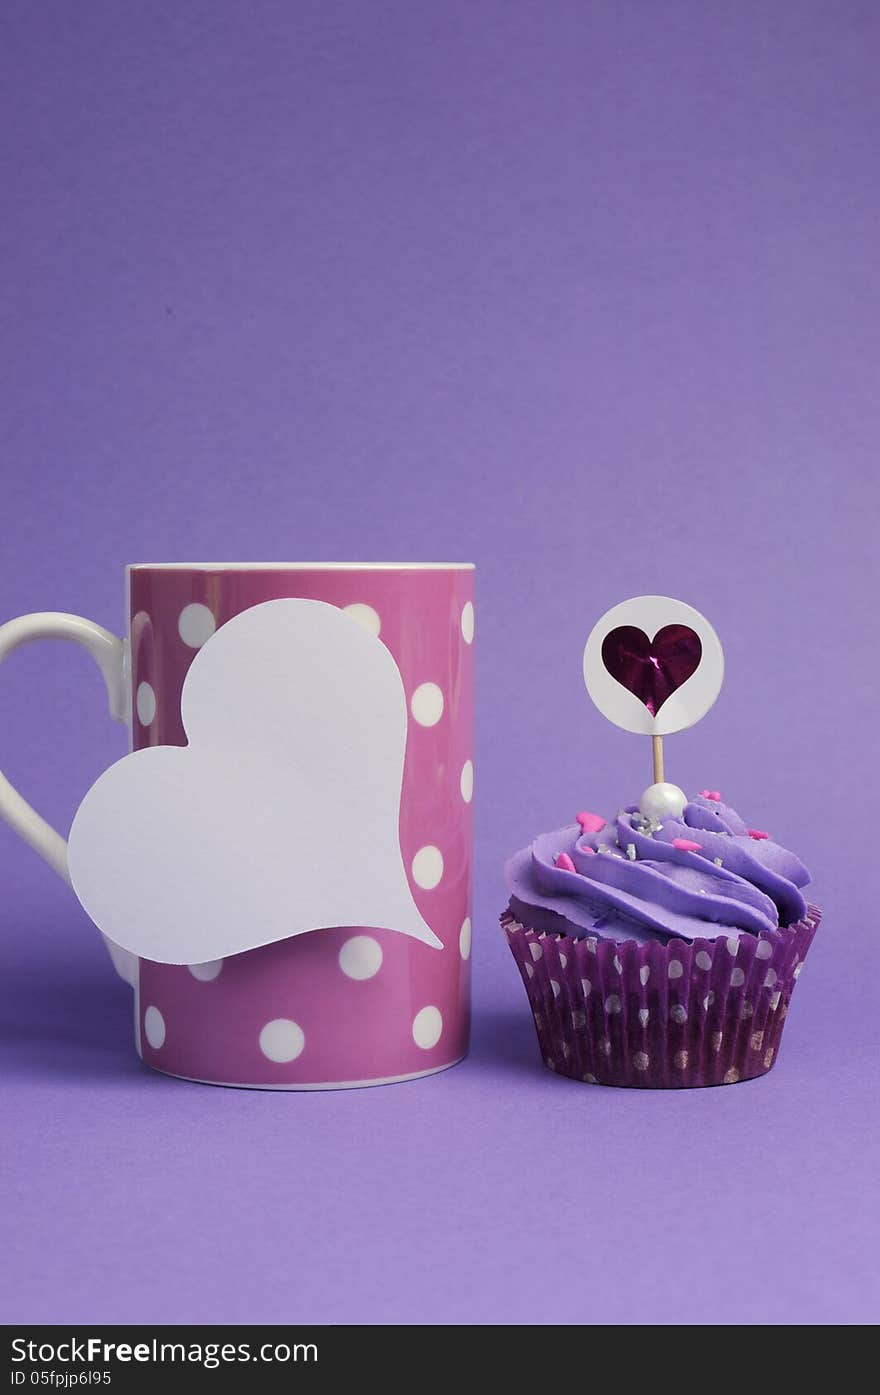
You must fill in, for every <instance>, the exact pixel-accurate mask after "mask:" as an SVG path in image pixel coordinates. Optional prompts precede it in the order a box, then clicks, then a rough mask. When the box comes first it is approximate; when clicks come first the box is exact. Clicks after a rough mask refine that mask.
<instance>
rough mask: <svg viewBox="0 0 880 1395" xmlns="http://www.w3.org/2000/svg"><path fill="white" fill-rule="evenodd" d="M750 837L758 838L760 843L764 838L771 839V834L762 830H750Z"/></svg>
mask: <svg viewBox="0 0 880 1395" xmlns="http://www.w3.org/2000/svg"><path fill="white" fill-rule="evenodd" d="M748 835H749V837H750V838H757V840H758V842H760V841H761V839H762V838H769V837H770V834H769V833H764V831H763V830H762V829H760V828H750V829H749V830H748Z"/></svg>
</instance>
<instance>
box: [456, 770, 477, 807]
mask: <svg viewBox="0 0 880 1395" xmlns="http://www.w3.org/2000/svg"><path fill="white" fill-rule="evenodd" d="M459 784H460V785H461V797H462V799H463V800H464V802H465V804H470V802H471V800H472V799H473V797H474V763H473V761H472V760H466V761H465V763H464V765H463V766H462V767H461V780H460V781H459Z"/></svg>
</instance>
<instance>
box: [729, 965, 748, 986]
mask: <svg viewBox="0 0 880 1395" xmlns="http://www.w3.org/2000/svg"><path fill="white" fill-rule="evenodd" d="M745 981H746V976H745V973H744V972H743V970H742V969H734V971H733V973H732V974H731V975H730V986H731V988H742V986H743V984H744V983H745Z"/></svg>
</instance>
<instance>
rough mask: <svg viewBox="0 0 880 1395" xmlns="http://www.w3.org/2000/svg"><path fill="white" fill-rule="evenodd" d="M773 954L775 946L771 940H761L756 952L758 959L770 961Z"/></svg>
mask: <svg viewBox="0 0 880 1395" xmlns="http://www.w3.org/2000/svg"><path fill="white" fill-rule="evenodd" d="M772 953H773V946H772V945H771V943H770V941H769V940H759V941H758V948H757V949H756V950H755V958H756V959H769V958H770V956H771V954H772Z"/></svg>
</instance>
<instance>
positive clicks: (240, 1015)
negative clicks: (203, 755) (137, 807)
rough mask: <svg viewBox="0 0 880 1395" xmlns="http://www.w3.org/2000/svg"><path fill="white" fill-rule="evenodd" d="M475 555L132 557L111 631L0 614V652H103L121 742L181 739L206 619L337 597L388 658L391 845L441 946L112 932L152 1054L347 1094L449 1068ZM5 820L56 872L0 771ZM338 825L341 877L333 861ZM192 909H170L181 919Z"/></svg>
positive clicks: (376, 932)
mask: <svg viewBox="0 0 880 1395" xmlns="http://www.w3.org/2000/svg"><path fill="white" fill-rule="evenodd" d="M473 581H474V569H473V567H472V566H470V565H469V564H467V565H466V564H455V563H449V564H447V563H412V564H407V563H376V564H369V563H350V564H349V563H289V564H277V563H253V564H235V563H216V564H215V563H180V564H176V563H168V564H160V565H138V566H132V567H129V568H128V570H127V595H128V604H127V611H128V632H127V637H126V638H125V639H124V640H120V639H118V638H117V637H116V636H115V635H113V634H111V633H110V632H109V631H107V630H104V629H102V628H101V627H100V626H98V625H95V624H93V623H92V622H91V621H89V620H84V619H82V618H81V617H79V616H74V615H66V614H63V613H56V612H46V613H41V614H36V615H26V616H22V617H21V618H20V619H18V620H12V621H10V622H9V623H8V624H6V625H4V626H2V627H0V661H2V659H3V658H4V657H5V656H6V655H7V654H8V653H10V652H11V651H12V650H13V649H16V648H18V647H19V646H20V645H22V644H25V643H29V642H31V641H33V640H36V639H42V638H56V639H66V640H72V641H74V642H75V643H77V644H79V645H81V646H82V647H83V648H85V649H86V650H87V651H88V652H89V653H90V654H91V655H92V657H93V659H94V660H95V662H96V663H97V664H98V666H99V668H100V670H101V672H102V674H103V677H104V681H105V684H106V687H107V691H108V695H109V699H110V711H111V715H112V716H113V717H114V718H115V719H116V720H118V721H121V722H125V723H128V724H129V726H130V731H131V745H132V749H133V750H140V749H142V748H144V747H149V746H156V745H166V746H167V745H170V746H185V745H186V744H187V738H186V733H185V731H184V728H183V723H182V720H181V713H180V698H181V690H182V688H183V682H184V679H185V677H186V674H187V671H188V669H189V666H190V664H191V663H192V661H193V659H194V657H195V655H196V654H197V653H198V651H199V649H200V648H201V646H202V645H204V644H205V643H206V642H207V640H208V639H209V638H210V637H211V635H212V634H213V633H214V631H215V630H216V629H217V628H219V627H220V626H221V625H223V624H225V623H226V621H228V620H230V619H231V618H232V617H233V616H236V615H238V614H240V613H241V612H242V611H245V610H248V609H250V608H251V607H252V606H256V605H260V604H262V603H263V602H265V601H270V600H279V599H283V598H295V599H302V600H316V601H323V602H325V603H329V604H331V605H334V606H338V607H341V608H344V609H345V610H346V611H347V612H348V613H349V614H350V615H351V616H352V618H354V619H356V620H357V621H358V622H359V623H361V624H363V625H364V626H365V627H366V628H367V629H368V630H369V631H370V632H371V633H372V634H374V635H376V636H378V637H379V638H380V639H381V640H382V642H383V643H384V644H385V645H386V646H387V648H388V649H389V651H390V652H391V654H392V656H393V657H394V659H395V661H396V663H397V666H398V669H399V671H400V675H401V678H402V680H403V685H404V691H405V694H406V700H407V707H408V734H407V743H406V757H405V762H404V771H403V786H402V791H401V803H400V828H399V831H400V849H401V854H402V856H403V862H404V867H405V869H406V873H407V877H408V880H409V884H410V889H411V891H412V895H413V898H414V900H415V903H416V905H417V907H418V910H419V911H420V913H421V915H422V917H423V918H424V920H425V921H426V923H427V925H428V926H429V927H430V929H431V930H432V931H433V932H434V934H435V935H436V936H437V938H438V939H439V940H440V941H441V943H442V946H443V947H442V949H440V950H438V949H436V948H434V947H433V946H431V945H428V944H426V943H423V942H421V941H420V940H418V939H415V938H413V937H412V936H411V935H407V934H400V933H398V932H397V931H395V930H393V929H377V928H375V927H371V926H362V925H347V926H339V927H336V928H332V929H321V930H313V931H311V932H310V933H308V934H303V935H299V936H297V937H295V938H290V939H285V940H281V941H279V942H276V943H274V944H268V945H263V946H262V947H261V948H258V949H251V950H248V951H246V952H244V953H240V954H234V955H230V956H229V957H228V958H226V959H220V960H215V961H212V962H210V963H202V964H183V965H181V964H169V963H156V962H153V961H151V960H149V959H143V958H136V957H135V956H134V955H132V954H130V953H128V952H127V951H125V950H123V949H121V948H120V947H119V946H118V945H115V944H114V943H113V942H112V941H110V940H107V941H106V943H107V947H108V949H109V951H110V954H111V956H112V958H113V962H114V964H115V966H116V969H117V971H118V972H119V974H120V975H121V976H122V977H123V978H124V979H125V980H126V981H127V982H128V983H130V984H131V985H132V987H133V989H134V997H135V1041H136V1045H137V1049H138V1052H139V1053H140V1055H141V1057H142V1059H143V1060H144V1061H145V1063H146V1064H147V1065H149V1066H153V1067H154V1068H155V1069H157V1070H160V1071H163V1072H165V1073H166V1074H169V1075H175V1076H180V1077H183V1078H184V1079H187V1080H194V1081H199V1082H204V1083H209V1084H223V1085H237V1086H243V1087H251V1088H255V1089H290V1090H297V1089H299V1090H308V1089H341V1088H345V1087H347V1086H355V1085H377V1084H389V1083H391V1082H395V1081H400V1080H408V1079H413V1078H415V1077H416V1076H421V1075H430V1074H432V1073H434V1072H436V1071H440V1070H445V1069H446V1068H447V1067H448V1066H451V1065H454V1064H455V1063H456V1062H457V1061H459V1060H461V1058H462V1057H463V1056H464V1054H465V1052H466V1051H467V1044H468V1032H469V1025H470V1021H469V1019H470V1006H469V1003H470V991H469V990H470V981H469V971H470V963H469V959H470V946H471V920H470V888H471V858H472V852H471V848H472V819H471V800H472V797H473V780H474V767H473V715H474V697H473V688H474V684H473V664H474V657H473V639H474V604H473ZM0 816H2V817H3V818H4V819H5V820H6V822H7V823H9V824H10V825H11V827H12V828H13V829H14V830H15V831H16V832H18V833H19V834H20V836H21V837H22V838H24V840H25V841H26V842H27V843H29V844H30V845H31V846H32V847H33V848H34V849H35V850H36V851H37V852H38V853H39V854H40V855H41V856H42V857H43V858H44V859H45V860H46V861H47V862H48V863H49V864H50V866H52V867H53V868H54V869H55V871H57V872H58V873H59V874H60V875H61V876H62V877H64V878H65V879H67V880H69V874H68V865H67V844H66V842H65V839H64V838H63V837H62V836H61V834H59V833H57V832H56V831H55V830H54V829H53V828H51V827H50V825H49V824H47V823H46V822H45V820H44V819H42V818H41V817H40V815H39V814H37V813H36V811H35V810H34V809H32V808H31V807H30V805H29V804H27V803H26V801H25V800H24V799H23V798H22V796H21V795H20V794H18V792H17V791H16V790H14V789H13V788H12V786H11V785H10V784H9V783H8V781H6V780H5V779H4V778H3V776H2V775H0ZM345 836H346V833H345V830H344V829H340V875H341V876H344V875H345V857H344V842H345ZM185 914H186V908H185V906H183V905H182V906H181V915H185Z"/></svg>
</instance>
